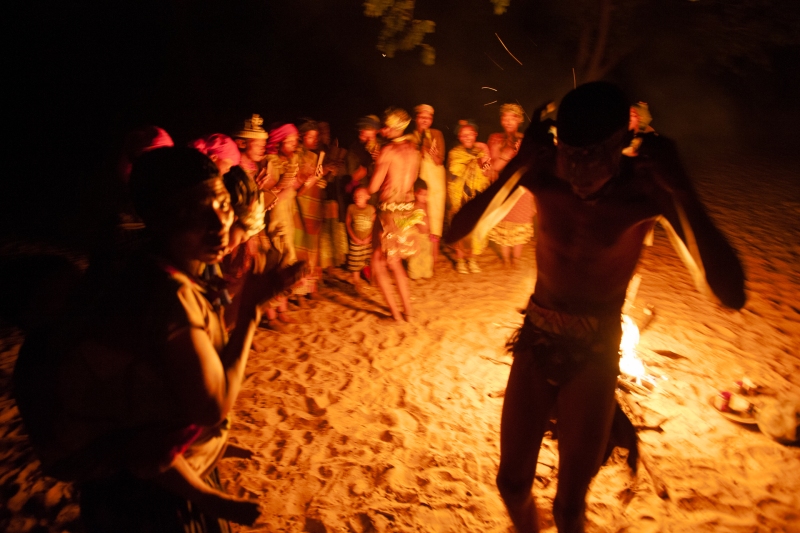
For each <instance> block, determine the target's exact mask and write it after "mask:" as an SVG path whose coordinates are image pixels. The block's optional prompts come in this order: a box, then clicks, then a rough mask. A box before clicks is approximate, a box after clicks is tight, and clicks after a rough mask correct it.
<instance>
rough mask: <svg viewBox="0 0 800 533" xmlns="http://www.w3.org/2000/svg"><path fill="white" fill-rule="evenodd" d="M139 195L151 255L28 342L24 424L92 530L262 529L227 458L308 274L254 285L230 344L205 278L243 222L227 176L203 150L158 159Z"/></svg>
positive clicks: (271, 271) (141, 163) (269, 275)
mask: <svg viewBox="0 0 800 533" xmlns="http://www.w3.org/2000/svg"><path fill="white" fill-rule="evenodd" d="M130 185H131V193H132V199H133V204H134V208H135V209H136V212H137V214H138V215H139V216H141V218H142V220H143V221H144V223H145V226H146V228H147V231H148V232H149V235H150V236H149V239H148V243H149V244H148V246H147V248H145V249H144V250H142V251H141V252H140V253H139V254H138V255H137V256H135V257H133V258H132V259H131V260H130V262H129V263H128V265H127V266H126V267H125V268H123V270H122V271H121V272H119V273H118V274H117V275H115V276H113V278H110V279H109V284H108V286H105V287H102V288H100V290H96V292H94V293H93V294H91V295H86V296H83V297H82V298H81V301H79V302H74V303H73V304H72V305H73V308H72V309H70V312H68V313H67V314H66V315H65V317H64V318H63V319H62V320H61V321H60V323H59V324H58V325H56V326H53V327H51V328H48V329H46V330H42V331H39V332H37V334H35V335H31V336H29V337H28V338H27V339H26V342H25V344H24V346H23V348H22V350H21V351H20V356H19V358H18V361H17V366H16V368H15V373H14V380H15V383H14V385H15V396H16V399H17V403H18V406H19V408H20V413H21V414H22V418H23V422H24V423H25V425H26V429H27V430H28V433H29V435H30V437H31V443H32V444H33V447H34V450H35V451H36V452H37V455H38V456H39V458H40V459H41V462H42V467H43V471H44V472H45V474H48V475H52V476H54V477H57V478H59V479H62V480H70V481H76V482H77V483H78V488H79V490H80V494H81V516H82V518H83V521H84V523H85V528H86V530H87V531H88V532H90V533H91V532H95V531H115V532H129V531H130V532H140V531H164V532H168V531H184V530H188V529H189V528H193V529H192V530H193V531H227V530H228V525H227V522H226V520H232V521H235V522H239V523H246V524H250V523H253V522H254V521H255V519H256V518H257V517H258V515H259V509H258V504H257V503H256V502H252V501H247V500H243V499H239V498H235V497H232V496H229V495H227V494H224V493H223V492H222V491H221V490H220V486H219V479H218V474H217V471H216V461H217V460H218V459H219V458H220V457H221V455H222V453H223V452H224V449H225V442H226V435H227V426H228V414H229V412H230V409H231V407H232V406H233V403H234V401H235V400H236V397H237V395H238V393H239V390H240V388H241V384H242V379H243V377H244V370H245V366H246V364H247V359H248V354H249V351H250V343H251V341H252V338H253V334H254V332H255V329H256V326H257V324H258V322H259V319H260V311H259V305H260V304H262V303H263V302H264V301H266V300H267V299H269V298H271V297H273V296H274V295H275V294H277V293H280V292H284V291H286V290H287V289H288V288H289V287H290V286H291V284H292V283H293V282H294V281H295V279H296V277H297V272H299V271H300V268H298V267H292V268H290V269H286V270H280V269H279V268H277V267H276V266H275V265H274V264H273V265H268V267H267V268H266V269H265V273H264V274H261V275H252V274H251V275H250V276H249V277H248V279H247V280H246V281H245V286H244V289H243V291H242V302H241V307H240V310H239V314H238V317H237V322H236V325H235V327H234V328H233V330H232V331H231V333H230V336H227V335H226V334H225V328H224V324H223V321H222V319H221V317H220V316H219V314H218V312H217V311H215V309H214V308H213V307H212V305H211V303H210V302H209V299H210V298H211V296H212V295H211V294H210V293H209V291H208V290H207V288H206V287H204V286H203V283H202V281H201V279H200V277H199V275H200V273H201V272H202V270H203V268H204V267H205V265H206V264H214V263H218V262H219V261H220V260H221V259H222V257H223V255H224V253H225V250H226V249H227V245H228V239H229V231H230V228H231V224H232V222H233V212H232V209H231V202H230V196H229V194H228V191H227V190H226V189H225V185H224V184H223V181H222V179H221V178H220V176H219V171H218V169H217V167H216V166H215V165H214V163H213V162H212V161H211V160H210V159H209V158H208V157H207V156H205V155H203V154H201V153H199V152H198V151H196V150H194V149H191V148H188V147H187V148H182V147H180V148H179V147H175V148H160V149H157V150H153V151H151V152H148V153H146V154H144V155H143V156H142V157H141V158H140V159H138V160H137V161H136V163H135V164H134V167H133V171H132V174H131V180H130ZM273 262H274V263H277V260H276V259H274V260H273Z"/></svg>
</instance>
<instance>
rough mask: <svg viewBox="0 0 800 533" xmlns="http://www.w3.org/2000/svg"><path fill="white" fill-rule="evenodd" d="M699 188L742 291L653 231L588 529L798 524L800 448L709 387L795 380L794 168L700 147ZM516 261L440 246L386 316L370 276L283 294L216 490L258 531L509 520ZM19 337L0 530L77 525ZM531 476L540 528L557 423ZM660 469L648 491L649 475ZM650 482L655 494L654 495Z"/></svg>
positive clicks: (1, 431) (496, 528)
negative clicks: (646, 378)
mask: <svg viewBox="0 0 800 533" xmlns="http://www.w3.org/2000/svg"><path fill="white" fill-rule="evenodd" d="M695 176H696V181H697V185H698V189H699V190H700V192H701V195H702V196H703V198H704V199H705V200H706V201H707V203H708V205H709V208H710V211H711V212H712V215H713V216H714V217H715V219H716V220H717V221H718V222H719V225H720V227H721V228H722V229H723V230H724V231H725V232H726V233H727V234H728V235H730V236H731V239H732V241H733V244H734V245H735V246H736V248H737V249H738V250H739V251H740V253H741V255H742V257H743V260H744V263H745V267H746V271H747V274H748V278H749V283H748V291H749V300H748V303H747V305H746V307H745V308H744V310H743V311H741V312H738V313H737V312H729V311H726V310H723V309H720V308H719V307H717V306H715V305H714V304H713V303H711V302H709V301H707V300H706V299H704V298H703V297H702V296H701V295H700V294H698V293H697V292H696V291H695V290H694V288H693V285H692V282H691V280H690V278H689V275H688V273H687V271H686V270H685V269H684V268H683V266H682V264H681V263H680V260H679V259H678V258H677V256H676V255H675V253H674V252H673V251H672V249H671V248H670V245H669V243H668V242H667V239H666V237H665V235H664V233H663V231H660V230H659V231H657V233H656V240H655V244H654V246H652V247H651V248H649V249H647V250H646V251H645V254H644V256H643V259H642V262H641V267H640V270H639V273H640V274H641V276H642V283H641V286H640V288H639V291H638V297H637V299H636V301H635V308H634V309H633V311H632V315H633V316H634V317H636V318H639V319H640V320H641V319H643V317H644V315H643V314H642V313H641V310H642V309H644V308H646V307H647V306H652V308H653V309H654V310H655V317H656V318H655V320H653V321H652V323H651V324H650V326H649V327H648V328H647V329H646V330H645V331H644V333H643V335H642V340H641V344H640V345H639V353H640V356H641V357H642V358H643V359H644V360H645V362H646V364H647V365H648V368H649V370H650V372H651V373H652V374H654V375H657V376H659V377H660V376H664V377H665V378H666V379H661V378H660V379H659V380H658V383H659V385H658V387H657V388H656V390H655V391H654V392H652V393H650V394H648V395H646V396H640V395H628V396H627V398H628V400H629V401H630V402H631V403H632V404H633V405H634V407H635V408H636V410H637V412H638V413H639V414H640V415H641V420H640V422H641V423H642V424H643V425H646V426H651V427H654V428H656V429H642V430H640V432H639V435H640V438H641V448H642V450H643V451H644V455H645V462H646V464H644V465H643V466H644V467H643V468H642V467H640V470H639V475H638V477H633V476H632V475H631V474H630V472H629V471H628V469H627V467H626V465H625V463H624V457H623V455H622V454H621V453H617V454H615V455H614V456H612V458H611V459H610V460H609V462H608V463H607V464H606V465H605V466H604V467H603V468H602V469H601V471H600V473H599V475H598V476H597V477H596V479H595V481H594V482H593V484H592V486H591V490H590V494H589V496H588V524H587V530H588V531H612V532H621V531H626V532H656V531H663V532H683V531H686V532H689V531H691V532H705V531H707V532H712V531H713V532H719V531H721V532H768V531H800V448H798V447H791V446H785V445H782V444H779V443H777V442H775V441H773V440H772V439H770V438H769V437H767V436H765V435H764V434H762V433H761V432H760V431H759V430H758V428H757V427H756V426H751V425H742V424H738V423H735V422H731V421H729V420H727V419H725V418H723V417H722V416H721V415H720V414H719V413H718V412H717V411H716V410H715V409H714V408H713V407H712V406H711V405H709V398H710V397H712V396H713V395H715V394H716V392H717V391H718V390H719V389H729V388H730V385H731V383H732V382H734V381H736V380H740V379H742V378H743V377H748V378H750V379H751V380H752V381H753V382H755V383H756V384H757V385H759V386H760V387H761V392H762V394H761V396H760V399H761V400H764V401H769V400H771V399H778V400H780V401H784V400H785V399H787V398H791V397H800V303H798V302H800V225H798V224H797V220H798V219H800V187H798V182H799V181H800V176H798V174H797V172H796V171H789V170H785V169H781V168H778V167H771V166H769V165H761V166H756V165H754V164H750V165H745V166H741V165H736V164H734V163H731V162H730V161H729V160H726V161H717V162H715V163H713V164H712V163H706V164H705V165H703V166H702V167H701V168H699V169H698V170H697V171H696V172H695ZM525 259H526V261H525V263H526V266H525V267H524V268H521V269H519V270H517V271H504V270H502V269H501V268H500V266H499V262H498V261H497V258H496V257H495V256H494V255H493V254H491V253H485V254H484V255H483V256H481V258H480V264H481V266H482V267H483V269H484V271H483V273H482V274H477V275H476V274H471V275H459V274H457V273H456V272H455V271H453V270H452V269H451V268H450V266H449V265H445V264H442V265H440V266H439V268H438V269H437V271H436V275H435V277H434V279H433V280H429V281H424V282H415V283H413V284H412V293H413V297H414V303H415V305H416V314H417V316H416V319H415V320H414V322H413V323H411V324H404V325H388V324H387V323H385V322H382V321H380V320H379V315H381V314H383V313H385V312H386V311H385V308H384V307H383V305H382V303H381V302H382V300H381V298H380V296H379V294H378V292H377V291H375V290H372V291H371V292H369V295H370V297H368V298H366V299H362V298H360V297H358V296H357V295H356V294H355V293H354V292H353V291H352V290H351V289H350V288H349V286H348V285H347V284H346V283H345V282H340V283H335V284H334V286H333V287H330V288H327V289H325V291H324V294H325V295H326V297H327V300H326V301H321V302H314V303H313V304H312V305H311V307H309V308H307V309H301V310H297V311H295V312H294V316H295V317H297V318H298V319H300V320H301V321H302V324H299V325H296V326H292V327H291V331H290V332H289V333H285V334H275V333H271V332H267V331H259V333H258V335H257V336H256V340H255V343H254V348H253V353H252V354H251V359H250V362H249V364H248V370H247V374H248V376H247V379H246V383H245V385H244V388H243V391H242V393H241V395H240V397H239V399H238V401H237V403H236V407H235V422H234V425H233V431H232V436H231V442H232V443H234V444H236V445H238V446H240V447H243V448H247V449H249V450H252V452H253V455H252V457H250V458H247V459H241V458H229V459H224V460H223V461H221V463H220V470H221V474H222V478H223V483H224V484H225V486H226V488H227V490H228V491H229V492H231V493H234V494H239V495H246V496H249V497H252V498H257V499H258V500H259V501H260V502H261V504H262V505H263V508H264V514H263V518H262V520H261V522H260V523H259V524H258V525H257V526H256V527H254V528H238V530H239V531H242V532H244V531H263V532H300V531H309V532H313V533H319V532H324V531H327V532H358V533H361V532H373V531H376V532H382V531H426V532H443V533H444V532H455V531H459V532H461V531H480V532H506V531H509V529H510V521H509V519H508V517H507V515H506V513H505V510H504V508H503V505H502V502H501V500H500V498H499V495H498V493H497V490H496V488H495V485H494V477H495V473H496V470H497V464H498V457H499V420H500V409H501V406H502V401H503V399H502V396H503V390H504V386H505V381H506V379H507V376H508V372H509V365H510V362H511V359H510V357H509V356H508V355H506V354H505V353H504V352H503V344H504V342H505V340H506V338H507V337H508V336H509V334H510V333H511V332H512V330H513V328H514V327H516V326H517V325H518V324H519V323H520V322H521V316H520V315H519V314H518V312H517V309H519V308H521V307H522V306H524V304H525V302H526V300H527V298H528V296H529V294H530V292H531V289H532V287H533V281H534V277H533V276H534V267H533V250H532V248H531V249H528V250H526V253H525ZM20 341H21V337H20V335H19V334H18V333H15V332H14V331H13V330H11V329H5V330H3V336H2V341H1V342H2V343H1V344H0V351H1V353H0V384H1V385H2V391H3V393H2V397H0V438H1V439H2V440H1V441H0V530H4V531H9V532H23V531H28V532H32V531H36V532H40V531H41V532H44V531H80V525H79V524H80V523H79V518H78V508H77V505H76V504H75V501H76V497H75V496H76V495H75V492H74V490H73V489H72V488H71V487H70V486H68V485H64V484H62V483H55V482H54V481H53V480H49V479H46V478H43V477H42V475H41V474H40V472H39V470H38V463H37V462H36V461H35V459H34V458H33V456H32V454H31V452H30V450H29V447H28V445H27V442H26V437H25V434H24V429H23V428H22V427H21V424H20V420H19V414H18V412H17V409H16V407H15V405H14V402H13V399H11V397H10V393H9V382H10V375H11V370H12V368H13V362H14V359H15V356H16V353H17V350H18V346H19V342H20ZM539 460H540V464H539V467H538V470H537V480H536V485H535V488H534V490H535V493H536V495H537V498H538V499H537V504H538V507H539V509H540V520H541V524H542V526H543V530H544V531H550V532H553V531H555V527H554V526H553V523H552V515H551V512H550V507H551V505H552V499H553V497H554V494H555V490H556V475H557V464H558V451H557V441H553V440H549V439H545V441H544V443H543V450H542V453H541V455H540V459H539ZM660 487H663V488H664V489H665V490H664V491H659V488H660ZM658 492H661V493H662V496H663V497H660V496H659V495H658Z"/></svg>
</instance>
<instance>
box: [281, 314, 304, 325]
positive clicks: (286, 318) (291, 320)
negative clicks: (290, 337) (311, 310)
mask: <svg viewBox="0 0 800 533" xmlns="http://www.w3.org/2000/svg"><path fill="white" fill-rule="evenodd" d="M278 320H280V321H281V322H283V323H284V324H299V323H300V322H299V321H298V320H297V319H296V318H293V317H292V316H291V315H290V314H289V313H287V312H286V311H281V312H280V313H278Z"/></svg>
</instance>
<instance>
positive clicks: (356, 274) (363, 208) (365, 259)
mask: <svg viewBox="0 0 800 533" xmlns="http://www.w3.org/2000/svg"><path fill="white" fill-rule="evenodd" d="M369 196H370V195H369V191H368V190H367V189H365V188H364V187H359V188H358V189H356V190H355V192H354V193H353V201H354V202H355V203H354V204H350V205H349V206H348V208H347V216H346V217H345V226H346V227H347V235H348V236H349V237H350V249H349V252H348V254H347V270H349V271H350V272H352V273H353V286H354V287H355V288H356V291H358V292H361V289H360V283H361V269H362V268H364V267H365V266H366V265H367V264H368V263H369V258H370V256H371V255H372V225H373V223H374V222H375V207H374V206H371V205H369V204H368V203H367V202H368V201H369Z"/></svg>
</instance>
